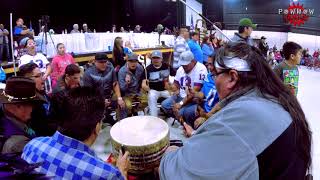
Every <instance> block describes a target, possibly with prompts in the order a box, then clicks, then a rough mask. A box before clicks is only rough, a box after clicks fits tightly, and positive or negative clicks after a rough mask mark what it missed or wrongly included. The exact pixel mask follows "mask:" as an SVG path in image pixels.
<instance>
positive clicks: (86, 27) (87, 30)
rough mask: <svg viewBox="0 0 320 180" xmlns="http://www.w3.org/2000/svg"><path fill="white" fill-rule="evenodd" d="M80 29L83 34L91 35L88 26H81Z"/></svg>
mask: <svg viewBox="0 0 320 180" xmlns="http://www.w3.org/2000/svg"><path fill="white" fill-rule="evenodd" d="M82 28H83V33H92V31H91V30H90V29H89V28H88V25H87V24H86V23H84V24H83V25H82Z"/></svg>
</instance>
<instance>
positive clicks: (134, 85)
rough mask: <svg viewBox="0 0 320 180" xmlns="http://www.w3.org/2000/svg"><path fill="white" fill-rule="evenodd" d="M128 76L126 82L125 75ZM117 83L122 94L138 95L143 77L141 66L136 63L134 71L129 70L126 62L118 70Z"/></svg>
mask: <svg viewBox="0 0 320 180" xmlns="http://www.w3.org/2000/svg"><path fill="white" fill-rule="evenodd" d="M127 75H128V76H130V78H131V81H130V83H129V84H127V83H126V80H125V79H126V76H127ZM118 77H119V85H120V89H121V93H122V95H138V94H139V93H140V88H141V83H142V80H143V79H145V73H144V69H143V67H142V66H141V65H140V64H139V63H138V64H137V68H136V70H135V71H134V72H132V71H130V70H129V69H128V67H127V64H125V65H124V66H122V68H121V69H120V70H119V74H118Z"/></svg>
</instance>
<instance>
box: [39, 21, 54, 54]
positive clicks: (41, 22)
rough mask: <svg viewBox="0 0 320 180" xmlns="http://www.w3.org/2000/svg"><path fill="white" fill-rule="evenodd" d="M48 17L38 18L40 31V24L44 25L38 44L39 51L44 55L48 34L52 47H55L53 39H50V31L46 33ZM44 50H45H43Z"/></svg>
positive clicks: (46, 51) (46, 52)
mask: <svg viewBox="0 0 320 180" xmlns="http://www.w3.org/2000/svg"><path fill="white" fill-rule="evenodd" d="M48 19H49V17H47V18H44V17H42V19H41V20H39V22H40V31H41V29H42V28H41V27H42V26H41V25H43V26H44V28H43V31H42V33H43V34H42V37H41V44H40V48H41V50H40V52H41V53H42V54H45V55H47V54H48V43H49V42H48V34H49V37H50V40H51V43H52V45H53V47H54V49H56V46H55V44H54V41H53V39H52V36H51V34H50V33H48V21H49V20H48ZM44 44H45V48H44V49H43V45H44ZM44 50H45V52H44Z"/></svg>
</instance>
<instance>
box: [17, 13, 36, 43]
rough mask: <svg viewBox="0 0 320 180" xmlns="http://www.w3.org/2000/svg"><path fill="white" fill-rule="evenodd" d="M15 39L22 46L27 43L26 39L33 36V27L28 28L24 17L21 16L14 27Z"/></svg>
mask: <svg viewBox="0 0 320 180" xmlns="http://www.w3.org/2000/svg"><path fill="white" fill-rule="evenodd" d="M13 36H14V40H15V41H17V43H18V44H19V45H20V46H23V45H25V43H26V41H27V40H28V39H30V38H33V36H34V32H33V30H31V29H28V28H27V26H25V25H24V22H23V19H22V18H19V19H17V21H16V26H15V27H14V32H13Z"/></svg>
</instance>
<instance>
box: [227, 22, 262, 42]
mask: <svg viewBox="0 0 320 180" xmlns="http://www.w3.org/2000/svg"><path fill="white" fill-rule="evenodd" d="M256 28H257V24H253V23H252V21H251V19H249V18H242V19H241V20H240V22H239V32H238V33H235V34H234V36H233V38H232V39H231V40H232V41H233V42H244V43H247V44H249V45H250V46H253V40H252V39H251V37H250V35H251V33H252V31H253V29H256Z"/></svg>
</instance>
